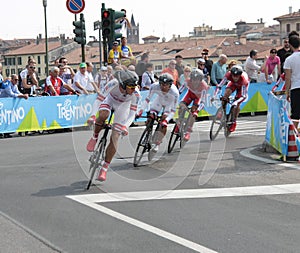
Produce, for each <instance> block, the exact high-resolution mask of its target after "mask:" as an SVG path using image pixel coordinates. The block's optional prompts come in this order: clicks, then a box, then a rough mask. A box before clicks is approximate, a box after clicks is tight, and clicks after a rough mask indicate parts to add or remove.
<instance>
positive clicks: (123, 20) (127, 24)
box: [115, 9, 131, 37]
mask: <svg viewBox="0 0 300 253" xmlns="http://www.w3.org/2000/svg"><path fill="white" fill-rule="evenodd" d="M121 11H123V12H125V16H124V17H121V18H118V19H117V20H116V21H115V22H116V24H119V25H122V27H121V28H120V29H118V30H116V33H121V34H122V37H127V27H128V28H131V24H130V22H129V20H128V18H127V17H126V10H125V9H121Z"/></svg>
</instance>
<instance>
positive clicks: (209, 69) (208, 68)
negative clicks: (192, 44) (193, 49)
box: [201, 48, 213, 76]
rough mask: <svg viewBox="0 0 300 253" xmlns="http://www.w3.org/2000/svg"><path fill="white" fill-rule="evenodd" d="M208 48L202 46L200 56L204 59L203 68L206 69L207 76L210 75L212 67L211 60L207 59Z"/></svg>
mask: <svg viewBox="0 0 300 253" xmlns="http://www.w3.org/2000/svg"><path fill="white" fill-rule="evenodd" d="M208 53H209V50H208V49H207V48H204V49H203V50H202V53H201V55H202V58H203V59H204V60H205V68H206V69H207V71H208V74H209V76H211V69H212V65H213V61H212V60H210V59H209V56H208Z"/></svg>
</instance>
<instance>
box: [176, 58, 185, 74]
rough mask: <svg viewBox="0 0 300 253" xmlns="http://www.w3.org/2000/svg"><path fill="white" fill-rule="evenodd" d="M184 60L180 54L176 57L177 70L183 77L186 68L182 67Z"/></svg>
mask: <svg viewBox="0 0 300 253" xmlns="http://www.w3.org/2000/svg"><path fill="white" fill-rule="evenodd" d="M182 60H183V58H182V56H181V55H180V54H178V55H176V56H175V61H176V65H175V69H176V70H177V72H178V76H181V75H182V74H183V69H184V66H183V65H182Z"/></svg>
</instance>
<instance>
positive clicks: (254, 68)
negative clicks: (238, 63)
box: [245, 50, 261, 83]
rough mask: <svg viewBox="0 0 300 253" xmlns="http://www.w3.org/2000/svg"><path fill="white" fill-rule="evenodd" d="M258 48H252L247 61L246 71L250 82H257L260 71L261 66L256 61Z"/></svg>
mask: <svg viewBox="0 0 300 253" xmlns="http://www.w3.org/2000/svg"><path fill="white" fill-rule="evenodd" d="M256 59H257V50H251V51H250V54H249V56H248V57H247V59H246V62H245V72H246V73H247V75H248V77H249V79H250V83H257V80H258V71H260V69H261V67H260V66H259V65H258V64H257V63H256Z"/></svg>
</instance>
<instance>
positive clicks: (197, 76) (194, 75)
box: [190, 68, 204, 82]
mask: <svg viewBox="0 0 300 253" xmlns="http://www.w3.org/2000/svg"><path fill="white" fill-rule="evenodd" d="M203 78H204V75H203V72H202V71H201V70H199V69H197V68H193V69H192V71H191V74H190V79H191V81H199V82H201V81H202V80H203Z"/></svg>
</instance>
